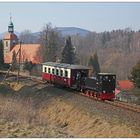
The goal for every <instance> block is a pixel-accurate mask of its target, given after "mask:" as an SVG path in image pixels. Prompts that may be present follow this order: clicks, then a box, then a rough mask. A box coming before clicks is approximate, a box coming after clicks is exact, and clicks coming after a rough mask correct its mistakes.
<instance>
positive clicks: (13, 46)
mask: <svg viewBox="0 0 140 140" xmlns="http://www.w3.org/2000/svg"><path fill="white" fill-rule="evenodd" d="M3 44H4V63H7V64H11V63H12V61H13V55H15V56H16V54H17V53H18V51H19V49H20V48H21V51H20V52H21V53H20V54H21V55H17V57H16V60H17V62H18V61H19V56H20V63H22V64H23V63H25V62H26V61H32V63H34V64H41V63H42V61H43V60H42V55H41V51H42V46H41V45H40V44H24V43H20V41H19V39H18V37H17V35H16V34H15V33H14V24H13V22H12V20H11V19H10V23H9V25H8V33H7V34H6V35H5V37H4V39H3Z"/></svg>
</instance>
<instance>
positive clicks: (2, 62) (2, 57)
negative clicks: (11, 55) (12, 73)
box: [0, 40, 4, 68]
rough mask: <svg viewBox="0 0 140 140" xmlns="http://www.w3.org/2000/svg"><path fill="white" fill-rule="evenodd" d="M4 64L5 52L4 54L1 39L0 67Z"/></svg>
mask: <svg viewBox="0 0 140 140" xmlns="http://www.w3.org/2000/svg"><path fill="white" fill-rule="evenodd" d="M3 64H4V54H3V43H2V40H0V68H1V67H2V66H3Z"/></svg>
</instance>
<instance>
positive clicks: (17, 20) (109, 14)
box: [0, 2, 140, 32]
mask: <svg viewBox="0 0 140 140" xmlns="http://www.w3.org/2000/svg"><path fill="white" fill-rule="evenodd" d="M10 12H11V13H12V20H13V23H14V25H15V30H16V31H18V32H21V31H23V30H25V29H30V30H31V31H32V32H37V31H40V30H41V29H42V27H43V26H44V25H45V24H46V23H48V22H51V23H52V25H53V26H56V27H79V28H84V29H87V30H90V31H96V32H103V31H108V30H109V31H111V30H114V29H125V28H127V27H130V28H132V29H133V30H139V29H140V2H139V3H138V2H137V3H130V2H129V3H119V2H118V3H95V2H90V3H85V2H84V3H72V2H71V3H65V2H57V3H50V2H49V3H48V2H42V3H39V2H38V3H37V2H36V3H35V2H31V3H27V2H24V3H18V2H11V3H10V2H7V3H3V2H0V32H4V31H7V26H8V23H9V17H10Z"/></svg>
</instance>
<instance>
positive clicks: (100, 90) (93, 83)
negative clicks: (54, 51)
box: [42, 62, 116, 100]
mask: <svg viewBox="0 0 140 140" xmlns="http://www.w3.org/2000/svg"><path fill="white" fill-rule="evenodd" d="M89 70H90V69H89V68H88V67H86V66H81V65H71V64H65V63H56V62H46V63H43V65H42V79H43V80H44V81H47V82H49V83H52V84H55V85H60V86H62V87H68V88H71V89H74V90H78V91H81V92H82V93H83V94H86V95H88V96H92V97H97V98H99V99H101V100H114V98H115V85H116V75H115V74H113V73H98V74H97V75H96V77H88V73H89Z"/></svg>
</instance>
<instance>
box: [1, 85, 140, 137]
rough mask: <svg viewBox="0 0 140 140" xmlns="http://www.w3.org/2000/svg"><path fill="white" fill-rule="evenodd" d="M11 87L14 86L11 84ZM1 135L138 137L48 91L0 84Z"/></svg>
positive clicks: (120, 125) (128, 129) (121, 125)
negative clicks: (16, 88)
mask: <svg viewBox="0 0 140 140" xmlns="http://www.w3.org/2000/svg"><path fill="white" fill-rule="evenodd" d="M13 87H14V86H13ZM0 137H138V134H135V133H134V132H133V131H132V130H131V129H130V128H128V127H127V126H125V125H124V124H118V122H117V121H116V122H113V123H112V124H110V123H108V122H107V121H105V120H104V119H102V118H101V117H100V116H97V115H96V114H92V115H91V114H90V113H88V112H85V111H84V110H80V109H79V108H78V107H77V106H74V105H73V104H69V103H67V102H66V101H65V100H62V99H61V98H60V97H58V96H52V94H51V93H50V91H49V90H48V89H47V88H46V89H45V90H41V91H39V90H36V87H28V86H24V87H22V88H21V89H19V91H15V90H13V89H12V88H11V87H10V86H4V85H3V86H0Z"/></svg>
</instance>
